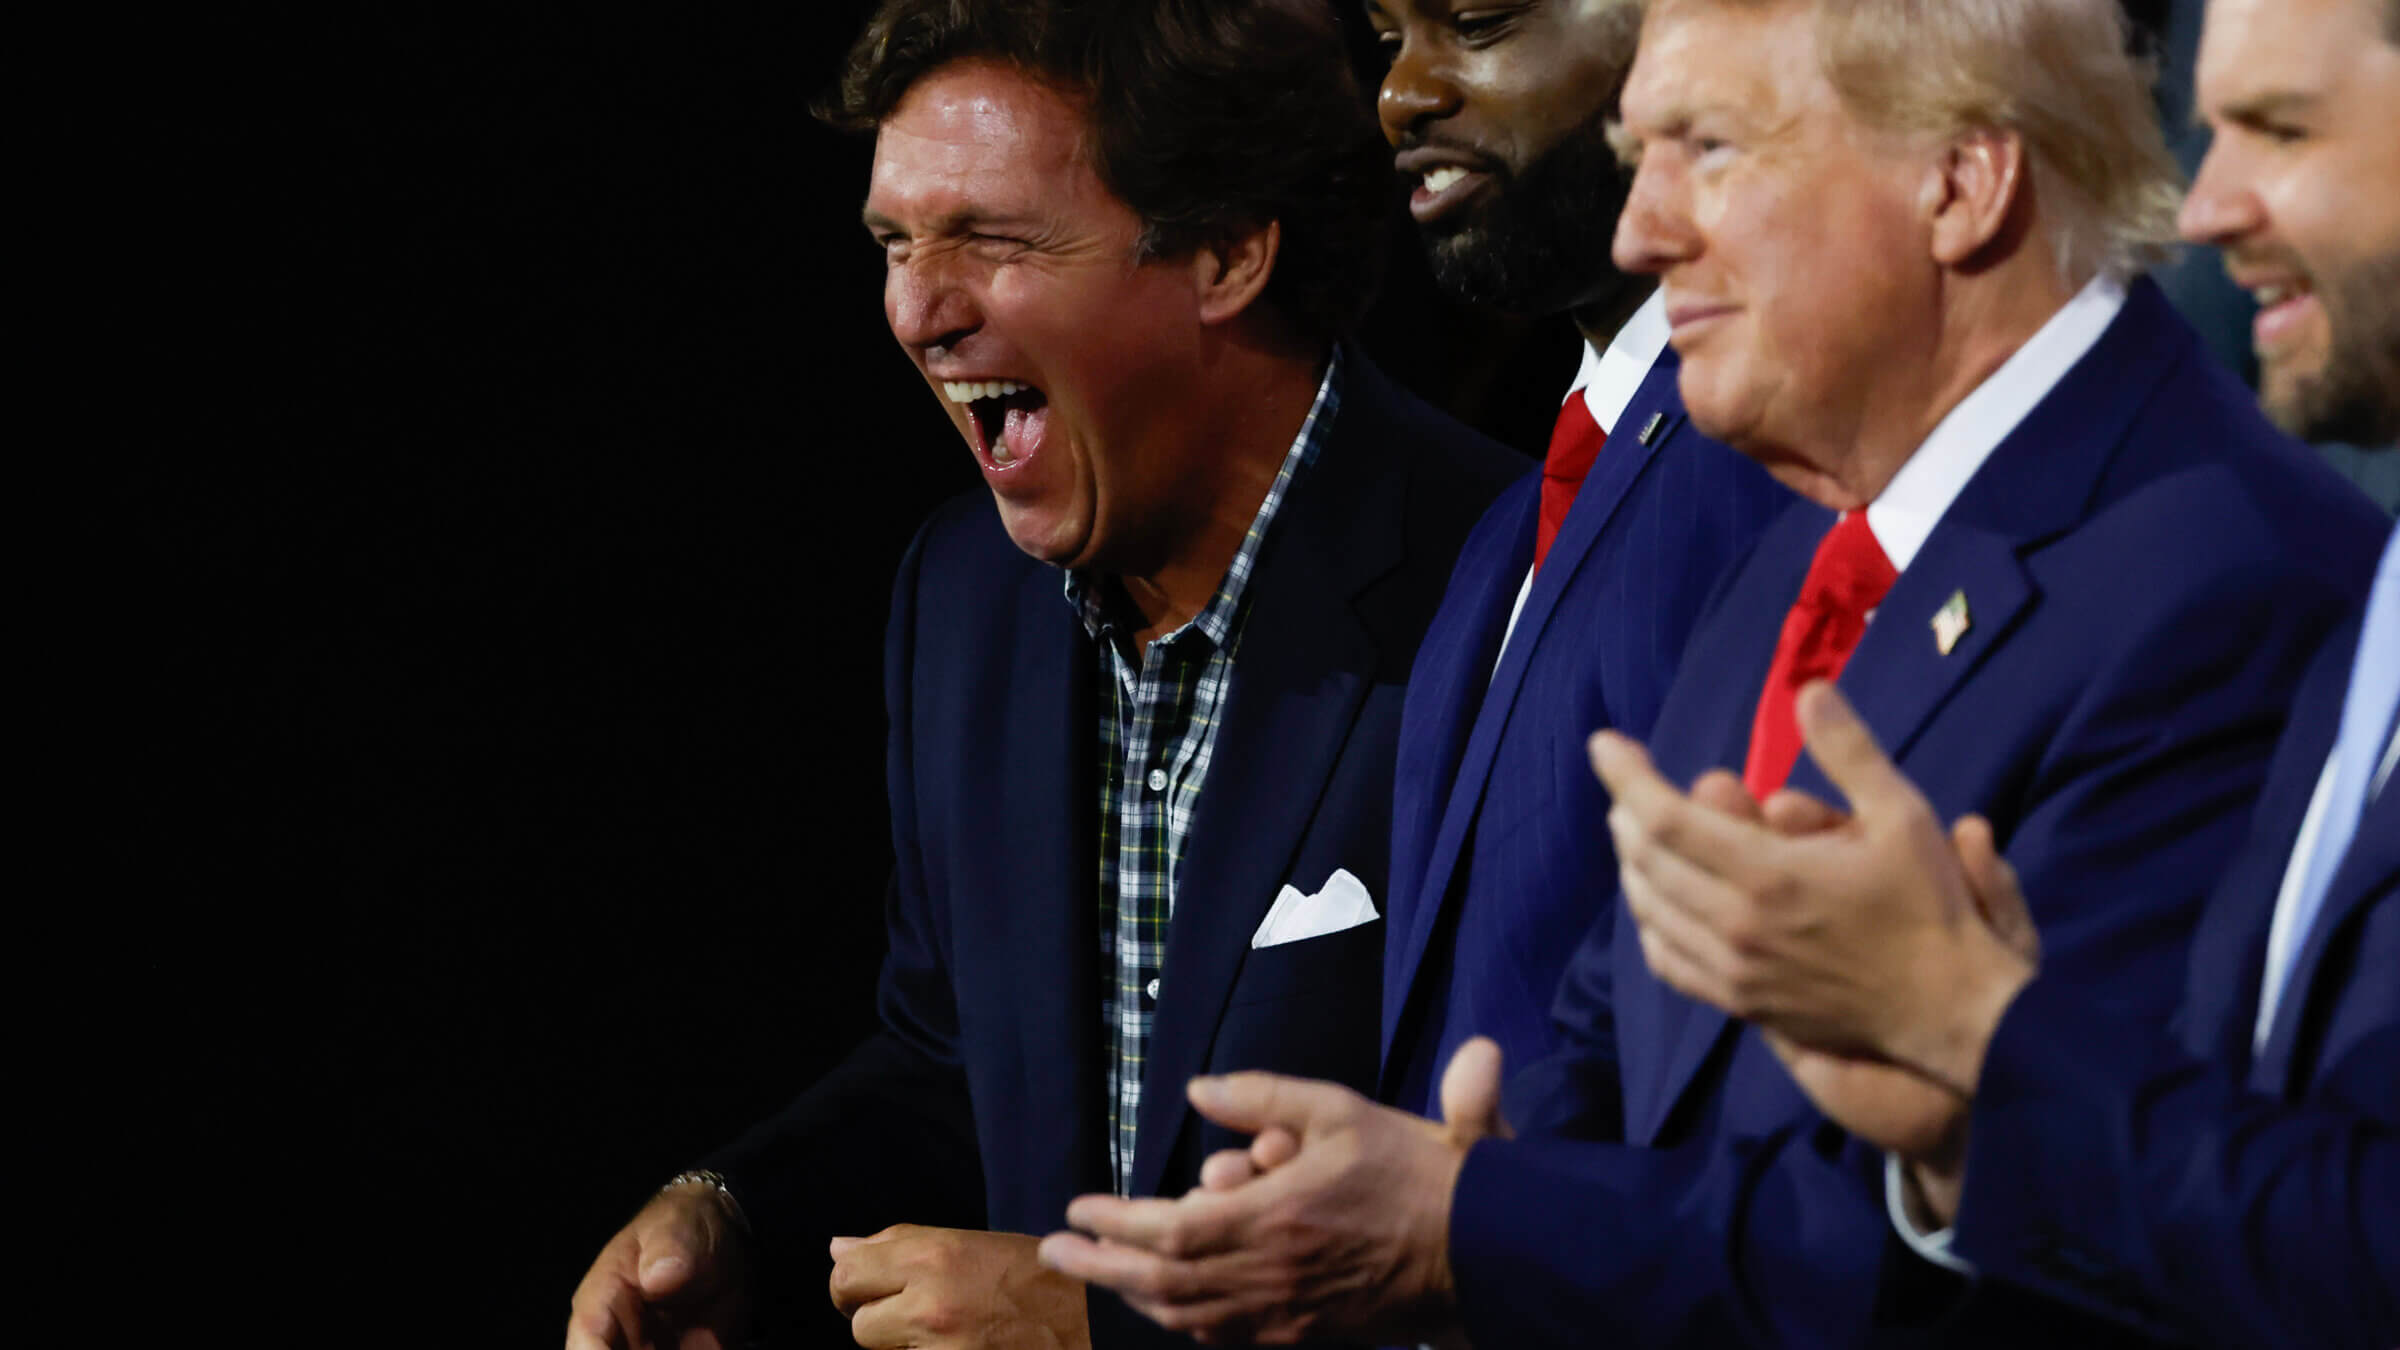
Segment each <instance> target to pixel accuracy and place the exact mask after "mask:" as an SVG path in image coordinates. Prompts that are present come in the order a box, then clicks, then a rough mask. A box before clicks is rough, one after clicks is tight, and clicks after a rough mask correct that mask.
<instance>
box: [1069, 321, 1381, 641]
mask: <svg viewBox="0 0 2400 1350" xmlns="http://www.w3.org/2000/svg"><path fill="white" fill-rule="evenodd" d="M1342 360H1343V358H1342V348H1341V344H1339V343H1336V344H1334V348H1333V351H1332V354H1331V355H1329V356H1328V357H1327V358H1326V360H1325V374H1324V375H1323V376H1322V377H1321V378H1320V379H1319V380H1318V381H1317V397H1316V399H1315V401H1314V402H1312V403H1310V404H1309V405H1308V416H1307V417H1305V418H1303V419H1302V420H1301V422H1300V434H1299V435H1297V436H1294V437H1293V438H1292V446H1291V448H1290V449H1289V450H1286V451H1285V452H1284V455H1283V467H1282V468H1280V469H1278V470H1277V471H1276V473H1275V481H1274V482H1273V483H1271V484H1269V485H1268V487H1267V495H1266V498H1265V499H1264V500H1262V501H1261V502H1259V504H1258V513H1257V514H1256V515H1254V516H1252V517H1251V518H1250V529H1249V531H1248V532H1247V533H1245V534H1244V535H1243V536H1242V546H1241V548H1240V549H1239V550H1238V551H1236V552H1235V554H1234V555H1233V562H1232V563H1231V564H1229V565H1228V566H1227V567H1226V569H1225V579H1224V580H1222V581H1220V582H1218V583H1217V590H1216V594H1214V595H1212V596H1210V597H1209V600H1208V603H1207V604H1206V605H1204V606H1202V607H1201V610H1200V612H1199V613H1198V614H1195V615H1193V616H1192V618H1191V620H1190V621H1189V622H1187V623H1185V624H1184V625H1183V626H1182V627H1180V628H1177V629H1176V630H1175V631H1174V632H1172V633H1168V634H1166V635H1165V636H1164V637H1161V638H1160V639H1159V641H1160V642H1173V641H1175V640H1176V639H1177V638H1180V637H1182V636H1183V635H1184V634H1185V633H1187V632H1190V631H1193V630H1195V629H1197V630H1198V631H1199V633H1200V634H1201V636H1203V637H1205V638H1207V639H1208V640H1209V641H1210V642H1211V643H1212V644H1214V645H1216V646H1218V647H1223V646H1224V645H1225V644H1226V641H1227V639H1228V638H1229V637H1230V636H1231V634H1232V632H1233V621H1234V616H1235V615H1236V614H1237V613H1238V612H1239V611H1240V608H1241V603H1242V596H1243V593H1244V592H1245V591H1247V590H1248V589H1249V585H1250V573H1251V572H1252V571H1253V570H1254V569H1255V567H1256V566H1257V562H1258V550H1259V545H1260V544H1261V542H1263V541H1264V540H1265V539H1266V537H1267V527H1268V526H1269V525H1271V524H1273V523H1274V520H1275V515H1276V512H1277V511H1278V510H1280V509H1281V508H1282V506H1283V499H1284V495H1285V494H1286V493H1287V492H1288V491H1289V490H1290V488H1291V483H1292V478H1293V476H1294V475H1295V474H1296V473H1297V472H1298V471H1299V470H1300V469H1301V468H1303V467H1304V466H1306V465H1310V464H1314V463H1315V462H1316V460H1317V455H1318V452H1319V451H1320V450H1322V449H1323V448H1324V444H1325V439H1326V437H1327V436H1328V435H1329V434H1330V433H1331V431H1332V428H1333V423H1334V418H1335V417H1336V416H1337V415H1339V413H1340V412H1341V407H1342ZM1102 580H1103V575H1102V574H1100V573H1096V572H1092V571H1089V570H1086V569H1081V568H1070V569H1068V571H1067V575H1066V580H1065V582H1064V587H1065V591H1066V597H1067V603H1068V604H1069V605H1072V606H1074V608H1075V613H1076V616H1077V617H1078V618H1080V619H1082V620H1083V631H1084V632H1085V633H1087V634H1089V635H1090V636H1091V638H1092V639H1093V640H1094V641H1099V640H1100V639H1102V638H1103V637H1105V636H1107V635H1108V634H1109V633H1110V632H1111V631H1112V630H1113V628H1114V627H1115V618H1114V615H1113V613H1112V606H1111V605H1110V604H1109V598H1110V596H1111V595H1112V593H1114V592H1115V590H1116V588H1115V587H1113V586H1106V585H1102V584H1101V582H1102Z"/></svg>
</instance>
